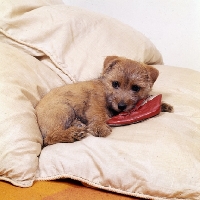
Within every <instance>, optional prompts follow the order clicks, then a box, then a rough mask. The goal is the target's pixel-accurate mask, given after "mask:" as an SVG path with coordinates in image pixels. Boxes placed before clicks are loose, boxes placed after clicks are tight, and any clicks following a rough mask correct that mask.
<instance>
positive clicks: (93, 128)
mask: <svg viewBox="0 0 200 200" xmlns="http://www.w3.org/2000/svg"><path fill="white" fill-rule="evenodd" d="M111 131H112V129H111V127H109V126H108V125H107V124H97V123H95V124H94V123H93V124H90V125H89V126H88V132H89V133H90V134H92V135H94V136H96V137H106V136H108V135H110V133H111Z"/></svg>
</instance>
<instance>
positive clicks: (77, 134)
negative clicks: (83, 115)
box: [71, 128, 87, 141]
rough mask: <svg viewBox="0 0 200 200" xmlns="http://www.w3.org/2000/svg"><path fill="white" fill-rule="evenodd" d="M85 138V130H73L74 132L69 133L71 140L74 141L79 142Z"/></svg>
mask: <svg viewBox="0 0 200 200" xmlns="http://www.w3.org/2000/svg"><path fill="white" fill-rule="evenodd" d="M86 136H87V130H86V129H85V128H74V131H73V132H72V133H71V138H72V140H74V141H79V140H81V139H83V138H84V137H86Z"/></svg>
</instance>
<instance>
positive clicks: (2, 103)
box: [0, 43, 64, 187]
mask: <svg viewBox="0 0 200 200" xmlns="http://www.w3.org/2000/svg"><path fill="white" fill-rule="evenodd" d="M48 80H51V81H48ZM63 84H64V82H63V81H62V80H61V79H60V78H59V77H58V76H57V75H56V74H55V73H54V72H52V70H51V69H49V68H48V67H47V66H45V65H44V64H42V63H41V62H40V61H38V60H37V59H36V58H33V57H32V56H30V55H28V54H26V53H24V52H21V51H19V50H18V49H16V48H14V47H12V46H10V45H7V44H4V43H0V94H1V95H0V111H1V112H0V180H6V181H10V182H11V183H13V184H14V185H18V186H22V187H28V186H31V185H32V183H33V181H34V180H35V173H36V170H37V169H38V156H39V154H40V151H41V144H42V137H41V133H40V130H39V128H38V124H37V118H36V115H35V109H34V107H35V106H36V104H37V103H38V101H39V100H40V99H41V97H42V96H43V95H44V94H45V93H47V92H48V91H49V90H50V89H51V88H53V87H58V86H61V85H63Z"/></svg>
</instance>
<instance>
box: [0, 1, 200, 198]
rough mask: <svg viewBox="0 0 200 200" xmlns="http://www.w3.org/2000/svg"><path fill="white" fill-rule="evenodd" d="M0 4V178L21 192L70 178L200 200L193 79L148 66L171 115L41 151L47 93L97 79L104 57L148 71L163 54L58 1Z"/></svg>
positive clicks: (131, 33)
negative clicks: (41, 107)
mask: <svg viewBox="0 0 200 200" xmlns="http://www.w3.org/2000/svg"><path fill="white" fill-rule="evenodd" d="M0 2H1V7H0V40H1V42H2V43H0V68H1V70H0V94H1V95H0V110H1V112H0V180H6V181H9V182H11V183H12V184H14V185H17V186H21V187H29V186H31V185H32V184H33V181H35V180H54V179H58V178H72V179H75V180H79V181H82V182H83V183H85V184H88V185H90V186H94V187H97V188H101V189H105V190H109V191H113V192H117V193H121V194H127V195H130V196H135V197H142V198H147V199H166V198H168V199H200V181H199V180H200V173H199V171H200V145H199V144H200V114H199V113H200V104H199V102H200V72H196V71H193V70H189V69H183V68H179V67H181V66H179V67H171V66H164V65H157V66H155V67H156V68H157V69H158V70H159V71H160V75H159V77H158V79H157V81H156V82H155V85H154V88H153V91H152V94H162V95H163V100H164V101H165V102H167V103H170V104H171V105H173V106H174V113H161V114H160V115H158V116H156V117H153V118H151V119H148V120H146V121H143V122H140V123H137V124H133V125H130V126H123V127H116V128H113V132H112V134H111V135H109V136H108V137H106V138H97V137H93V136H90V135H88V136H87V137H86V138H84V139H83V140H82V141H79V142H75V143H72V144H56V145H51V146H47V147H45V148H44V149H41V145H42V137H41V133H40V131H39V127H38V124H37V118H36V115H35V110H34V108H35V106H36V105H37V103H38V101H39V100H40V99H41V98H42V97H43V96H44V95H45V94H46V93H47V92H48V91H49V90H51V89H52V88H54V87H58V86H61V85H64V84H70V83H73V82H76V81H79V80H87V79H91V78H96V77H97V76H99V74H100V73H101V70H102V65H103V60H104V58H105V57H106V56H108V55H118V56H125V57H128V58H130V59H134V60H137V61H141V62H145V63H147V64H162V56H161V54H160V53H159V51H158V50H157V49H156V47H155V46H154V45H153V44H152V43H151V42H150V41H149V40H148V39H147V38H146V37H145V36H143V35H142V34H141V33H139V32H138V31H136V30H134V29H133V28H131V27H129V26H126V25H124V24H122V23H120V22H118V21H116V20H114V19H110V18H108V17H105V16H102V15H99V14H95V13H91V12H87V11H84V10H81V9H77V8H75V7H69V6H65V5H64V4H62V3H61V2H60V1H48V0H46V1H45V0H43V1H39V0H38V1H37V0H34V1H31V2H28V3H27V1H24V0H19V1H17V2H16V1H0ZM13 46H14V47H13Z"/></svg>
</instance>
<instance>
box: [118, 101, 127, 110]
mask: <svg viewBox="0 0 200 200" xmlns="http://www.w3.org/2000/svg"><path fill="white" fill-rule="evenodd" d="M126 107H127V105H126V103H125V102H124V101H120V102H119V103H118V109H119V110H120V111H124V110H125V109H126Z"/></svg>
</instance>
